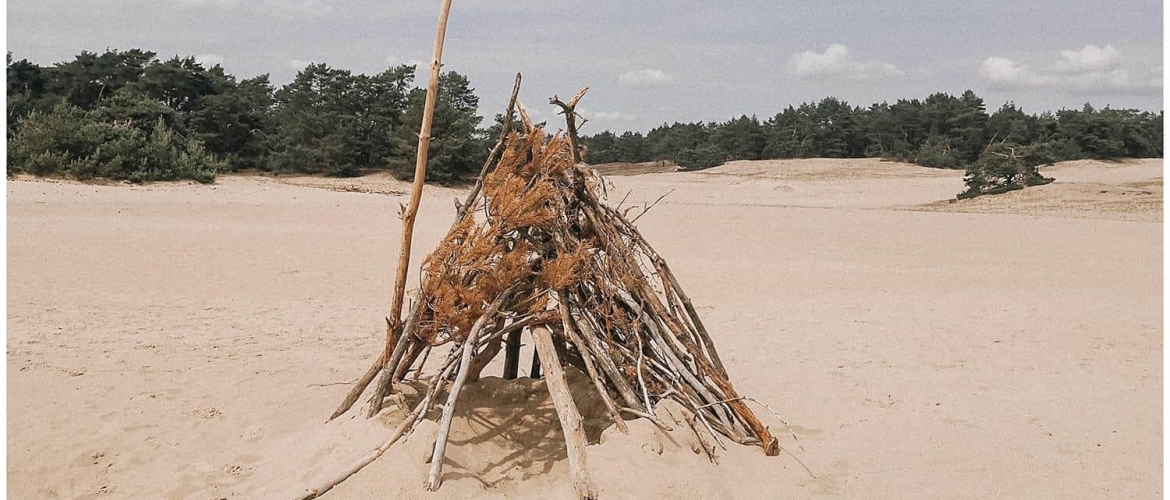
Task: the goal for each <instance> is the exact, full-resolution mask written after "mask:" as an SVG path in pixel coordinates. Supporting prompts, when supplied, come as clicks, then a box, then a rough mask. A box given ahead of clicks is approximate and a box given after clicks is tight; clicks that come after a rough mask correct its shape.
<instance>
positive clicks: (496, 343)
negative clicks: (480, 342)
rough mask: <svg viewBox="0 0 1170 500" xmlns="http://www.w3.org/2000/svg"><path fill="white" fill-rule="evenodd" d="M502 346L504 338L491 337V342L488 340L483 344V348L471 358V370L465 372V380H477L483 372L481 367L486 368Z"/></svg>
mask: <svg viewBox="0 0 1170 500" xmlns="http://www.w3.org/2000/svg"><path fill="white" fill-rule="evenodd" d="M503 347H504V339H502V338H496V339H493V340H492V341H491V342H488V343H487V345H485V346H483V349H482V350H481V351H479V353H478V354H476V355H475V357H474V358H472V360H471V370H470V371H469V372H468V374H467V380H468V381H470V382H475V381H477V380H479V376H480V375H481V374H482V373H483V369H484V368H487V365H488V364H490V363H491V362H492V360H493V359H496V355H498V354H499V353H500V349H501V348H503Z"/></svg>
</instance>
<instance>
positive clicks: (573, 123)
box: [548, 87, 589, 163]
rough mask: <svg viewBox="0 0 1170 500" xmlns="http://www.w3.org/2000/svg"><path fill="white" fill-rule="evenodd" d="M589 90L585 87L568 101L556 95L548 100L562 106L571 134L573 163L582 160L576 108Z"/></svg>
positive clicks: (568, 131) (570, 142)
mask: <svg viewBox="0 0 1170 500" xmlns="http://www.w3.org/2000/svg"><path fill="white" fill-rule="evenodd" d="M588 91H589V87H585V88H583V89H581V90H579V91H577V94H576V95H574V96H573V98H572V99H569V102H567V103H566V102H562V101H561V100H560V99H559V98H557V96H555V95H554V96H552V97H550V98H549V100H548V103H549V104H552V105H554V106H557V107H560V108H561V114H563V115H565V126H566V128H567V130H566V132H567V133H568V134H569V145H570V147H571V148H572V152H573V163H577V162H580V161H581V147H580V144H581V142H580V141H579V140H578V139H577V112H576V111H575V110H576V108H577V103H578V102H579V101H581V98H582V97H584V96H585V93H586V92H588Z"/></svg>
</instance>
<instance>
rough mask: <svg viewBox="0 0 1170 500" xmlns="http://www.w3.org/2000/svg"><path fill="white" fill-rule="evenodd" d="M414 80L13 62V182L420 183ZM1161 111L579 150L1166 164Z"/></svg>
mask: <svg viewBox="0 0 1170 500" xmlns="http://www.w3.org/2000/svg"><path fill="white" fill-rule="evenodd" d="M415 70H416V68H415V67H413V66H409V65H400V66H394V67H390V68H387V69H386V70H384V71H382V72H380V73H377V74H374V75H365V74H355V73H353V72H351V71H349V70H345V69H339V68H333V67H330V66H328V65H326V64H310V65H308V66H306V67H305V68H304V69H302V70H301V71H300V72H299V73H298V74H297V76H296V78H295V79H293V81H292V82H289V83H288V84H286V85H283V86H280V87H276V86H275V85H273V83H272V82H271V80H270V79H269V77H268V75H260V76H256V77H252V78H245V79H239V78H237V77H235V76H233V75H231V74H228V73H226V72H225V71H224V69H223V67H221V66H219V65H215V66H212V67H205V66H204V65H202V64H200V63H199V62H197V61H196V60H195V58H194V57H178V56H175V57H172V58H170V59H166V60H161V59H159V58H158V57H157V54H156V53H154V52H149V51H144V50H140V49H130V50H106V51H105V52H103V53H94V52H82V53H81V54H79V55H77V56H76V57H75V58H74V59H73V60H72V61H67V62H60V63H55V64H52V65H49V66H42V65H39V64H37V63H34V62H31V61H29V60H27V59H21V60H14V58H13V55H12V54H11V53H9V54H8V57H7V71H8V73H7V74H8V110H7V111H8V129H7V140H8V174H9V175H10V176H11V175H13V174H16V173H29V174H34V175H42V176H44V175H55V176H66V177H72V178H78V179H88V178H109V179H119V180H129V181H133V182H145V181H155V180H174V179H193V180H197V181H200V182H211V181H212V180H214V178H215V176H216V174H219V173H225V172H236V171H262V172H272V173H308V174H323V175H331V176H354V175H360V174H362V173H363V172H367V171H369V170H389V171H390V172H391V173H392V174H393V175H395V176H396V177H399V178H404V179H409V178H410V177H411V176H412V175H413V169H412V165H413V156H414V153H415V147H416V134H417V131H418V128H419V123H420V121H421V119H422V118H421V116H422V103H423V100H424V97H425V91H424V89H421V88H419V87H415V86H414V78H415ZM478 108H479V98H478V96H476V94H475V89H474V88H472V86H471V82H470V81H469V80H468V78H467V77H466V76H463V75H461V74H459V73H457V72H454V71H448V72H444V73H443V74H442V77H441V79H440V85H439V96H438V103H437V106H436V111H435V117H434V127H433V130H432V136H433V137H434V139H433V140H432V142H431V145H430V151H429V157H430V160H429V166H428V169H427V180H428V181H432V182H438V183H444V184H450V183H456V182H459V181H460V180H462V179H465V178H467V176H469V175H474V173H476V172H478V169H479V166H480V165H482V163H483V161H484V159H485V157H486V156H487V153H488V150H489V149H490V146H491V143H494V140H495V139H494V138H495V137H496V136H497V135H498V133H499V130H500V127H501V125H500V124H501V123H502V121H503V120H502V117H501V116H499V115H497V116H495V117H494V119H493V120H489V121H486V122H485V120H484V119H483V118H482V117H481V116H480V115H479V109H478ZM1163 114H1164V113H1163V112H1161V111H1159V112H1157V113H1153V112H1149V111H1139V110H1133V109H1113V108H1109V107H1104V108H1094V107H1093V106H1092V105H1090V104H1085V105H1084V106H1083V107H1082V108H1081V109H1063V110H1059V111H1055V112H1048V111H1046V112H1042V113H1028V112H1025V111H1024V110H1022V109H1020V108H1019V107H1018V106H1016V105H1015V104H1014V103H1010V102H1009V103H1006V104H1004V105H1003V106H1001V107H1000V108H999V109H997V110H995V111H993V112H990V113H989V112H988V111H987V108H986V105H985V103H984V101H983V99H982V98H980V97H979V96H978V95H976V94H975V93H974V92H972V91H970V90H968V91H966V92H963V93H962V94H961V95H957V96H955V95H950V94H947V93H942V92H939V93H935V94H931V95H929V96H927V97H926V98H925V99H899V100H898V101H896V102H894V103H892V104H891V103H888V102H882V103H878V104H872V105H870V106H869V107H860V106H853V105H850V104H849V103H847V102H845V101H842V100H840V99H837V98H835V97H826V98H824V99H821V100H820V101H817V102H810V103H803V104H800V105H798V106H791V105H790V106H788V107H787V108H784V109H783V110H781V111H780V112H778V113H776V114H775V115H773V116H771V117H768V118H766V119H764V120H760V119H759V118H758V117H756V116H750V117H749V116H740V117H738V118H731V119H729V120H727V121H726V122H707V123H703V122H692V123H678V122H676V123H673V124H665V123H664V124H663V125H661V126H658V127H655V128H654V129H652V130H650V131H649V132H647V133H645V134H642V133H641V132H623V133H621V134H616V133H613V132H610V131H603V132H599V133H596V134H593V135H587V136H583V137H582V138H581V141H582V143H583V146H584V148H585V151H586V153H585V157H584V158H585V161H587V162H589V163H592V164H600V163H610V162H645V161H669V162H674V163H676V164H677V165H679V166H680V167H681V168H682V169H686V170H697V169H703V168H710V167H714V166H717V165H720V164H722V163H724V162H727V161H732V160H759V159H780V158H811V157H828V158H861V157H878V158H885V159H891V160H900V161H908V162H913V163H917V164H919V165H923V166H926V167H936V168H956V169H963V168H966V169H968V177H969V178H972V177H973V176H972V172H973V171H978V170H979V169H980V168H984V169H985V168H987V166H988V164H990V163H996V164H997V165H998V164H1000V163H1002V162H1001V161H999V159H1001V158H1004V157H1005V155H1006V154H1007V153H1004V152H1005V151H1008V152H1010V154H1011V158H1012V161H1013V162H1015V163H1021V162H1022V164H1027V167H1034V166H1035V165H1041V164H1046V163H1051V162H1055V161H1062V160H1071V159H1083V158H1093V159H1113V158H1123V157H1161V156H1162V154H1163V151H1162V134H1163V130H1162V120H1163ZM550 128H554V129H555V128H556V124H553V125H552V126H551V127H550ZM990 154H994V156H989V155H990ZM993 160H995V161H993ZM997 168H998V167H997ZM1013 168H1014V167H1013ZM1001 170H1002V169H1001ZM975 177H978V176H975ZM1009 182H1011V181H1010V180H1009ZM969 185H970V183H969ZM1001 187H1002V186H1001Z"/></svg>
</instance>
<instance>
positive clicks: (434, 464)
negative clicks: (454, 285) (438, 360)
mask: <svg viewBox="0 0 1170 500" xmlns="http://www.w3.org/2000/svg"><path fill="white" fill-rule="evenodd" d="M503 301H504V297H503V296H501V297H500V298H498V299H496V301H495V302H494V303H492V305H491V306H490V307H488V309H487V311H484V313H483V316H480V317H479V319H477V320H475V324H474V325H472V326H471V331H469V332H467V339H466V340H464V342H463V355H462V359H461V360H460V362H459V374H458V375H456V376H455V383H454V384H452V385H451V392H450V393H449V394H447V404H446V405H445V406H444V407H443V417H442V419H441V420H439V437H438V438H437V439H435V451H434V453H433V454H432V455H431V473H430V477H429V478H428V479H427V486H426V489H427V491H435V490H437V489H439V484H440V483H442V478H441V475H442V473H443V455H444V454H446V452H447V437H448V435H450V433H451V420H452V418H454V416H455V403H456V402H457V401H458V400H459V392H460V391H462V390H463V384H464V383H466V382H467V375H468V373H469V372H470V371H471V357H472V355H473V354H475V342H476V340H477V339H478V338H479V332H480V331H482V330H483V326H484V325H485V324H487V322H488V320H490V319H491V317H492V316H494V315H495V314H496V311H498V310H499V309H500V304H501V303H502V302H503Z"/></svg>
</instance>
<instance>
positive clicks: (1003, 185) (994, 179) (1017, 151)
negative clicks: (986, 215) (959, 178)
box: [958, 142, 1054, 200]
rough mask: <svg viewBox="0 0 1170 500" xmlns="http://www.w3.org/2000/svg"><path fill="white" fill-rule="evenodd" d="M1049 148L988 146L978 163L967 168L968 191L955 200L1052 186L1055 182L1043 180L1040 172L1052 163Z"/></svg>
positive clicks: (1043, 145) (1039, 145) (1045, 144)
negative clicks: (1049, 184) (1042, 167)
mask: <svg viewBox="0 0 1170 500" xmlns="http://www.w3.org/2000/svg"><path fill="white" fill-rule="evenodd" d="M1048 146H1049V145H1048V144H1047V143H1044V144H1038V145H1035V146H1020V145H1018V144H1014V143H1007V142H1000V143H996V144H992V145H990V146H988V147H987V149H985V150H984V151H983V153H982V154H980V155H979V159H978V160H976V161H975V163H973V164H972V165H971V166H970V167H967V175H966V176H964V177H963V182H964V183H966V185H967V190H966V191H963V192H962V193H959V196H958V198H959V199H960V200H962V199H966V198H974V197H976V196H979V195H984V194H998V193H1006V192H1008V191H1015V190H1017V189H1024V188H1025V187H1028V186H1040V185H1044V184H1048V183H1050V182H1052V181H1053V180H1054V179H1053V178H1051V177H1044V176H1043V175H1041V174H1040V169H1039V166H1040V165H1051V164H1052V163H1053V159H1052V156H1051V154H1050V151H1049V150H1050V149H1051V148H1050V147H1048Z"/></svg>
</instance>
